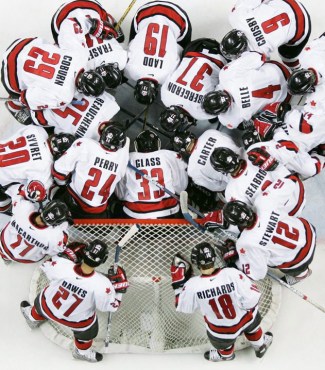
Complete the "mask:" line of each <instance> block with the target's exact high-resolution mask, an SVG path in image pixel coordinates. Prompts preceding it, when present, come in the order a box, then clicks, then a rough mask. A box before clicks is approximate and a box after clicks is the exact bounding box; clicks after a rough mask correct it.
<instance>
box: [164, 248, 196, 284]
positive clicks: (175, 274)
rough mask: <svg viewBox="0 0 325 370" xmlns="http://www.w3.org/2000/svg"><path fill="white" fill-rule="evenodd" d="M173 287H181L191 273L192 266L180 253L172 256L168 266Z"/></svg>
mask: <svg viewBox="0 0 325 370" xmlns="http://www.w3.org/2000/svg"><path fill="white" fill-rule="evenodd" d="M170 274H171V277H172V287H173V289H178V288H182V287H183V286H184V284H185V283H186V282H187V280H189V279H190V278H191V277H192V275H193V267H192V265H191V263H190V262H188V261H187V260H186V259H185V258H184V257H183V256H182V255H181V254H180V253H177V254H176V255H175V257H174V258H173V261H172V264H171V266H170Z"/></svg>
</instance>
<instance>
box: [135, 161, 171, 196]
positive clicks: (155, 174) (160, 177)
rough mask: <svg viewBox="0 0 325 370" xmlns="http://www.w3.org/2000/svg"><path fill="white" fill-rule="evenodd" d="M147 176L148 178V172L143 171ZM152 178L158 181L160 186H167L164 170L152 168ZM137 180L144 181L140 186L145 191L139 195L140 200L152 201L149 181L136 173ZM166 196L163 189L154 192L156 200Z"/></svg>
mask: <svg viewBox="0 0 325 370" xmlns="http://www.w3.org/2000/svg"><path fill="white" fill-rule="evenodd" d="M141 171H142V172H143V173H144V174H145V175H147V176H148V170H144V169H143V170H141ZM149 176H150V177H152V178H154V179H157V180H156V181H157V182H159V184H160V185H162V186H165V181H164V172H163V169H162V168H152V169H151V171H150V175H149ZM135 178H136V179H137V180H142V181H141V182H140V186H141V187H142V189H143V192H139V193H138V199H139V200H150V199H151V193H150V185H149V180H147V179H145V178H144V177H142V176H141V175H140V174H138V173H136V174H135ZM164 195H165V192H164V191H163V190H161V189H159V190H155V191H154V192H153V197H154V198H155V199H157V198H161V197H163V196H164Z"/></svg>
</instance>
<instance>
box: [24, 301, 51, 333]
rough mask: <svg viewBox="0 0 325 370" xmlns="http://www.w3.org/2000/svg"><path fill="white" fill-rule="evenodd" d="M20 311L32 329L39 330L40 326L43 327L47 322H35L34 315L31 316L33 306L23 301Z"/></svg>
mask: <svg viewBox="0 0 325 370" xmlns="http://www.w3.org/2000/svg"><path fill="white" fill-rule="evenodd" d="M20 311H21V313H22V314H23V315H24V318H25V320H26V322H27V324H28V326H29V327H30V328H31V329H36V328H38V327H39V326H41V325H42V324H44V323H45V321H46V320H35V319H33V317H32V314H31V312H32V306H31V305H30V303H29V302H27V301H22V302H21V303H20Z"/></svg>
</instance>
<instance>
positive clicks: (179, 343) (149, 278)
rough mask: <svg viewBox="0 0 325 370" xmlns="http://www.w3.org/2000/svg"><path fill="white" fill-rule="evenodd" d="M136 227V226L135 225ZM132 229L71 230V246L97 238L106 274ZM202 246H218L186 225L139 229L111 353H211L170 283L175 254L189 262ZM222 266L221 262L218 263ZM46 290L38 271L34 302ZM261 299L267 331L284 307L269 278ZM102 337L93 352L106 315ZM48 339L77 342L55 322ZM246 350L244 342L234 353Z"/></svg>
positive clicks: (125, 253)
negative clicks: (178, 306)
mask: <svg viewBox="0 0 325 370" xmlns="http://www.w3.org/2000/svg"><path fill="white" fill-rule="evenodd" d="M137 223H138V222H137ZM130 226H132V223H131V222H130V223H127V222H126V223H122V222H121V223H116V222H114V223H109V222H106V223H98V224H94V223H92V224H86V223H85V224H78V225H74V226H73V227H71V228H70V237H69V241H75V240H78V241H84V242H89V241H91V240H93V239H95V238H100V239H102V240H104V241H105V242H106V243H108V245H111V246H112V250H111V251H110V253H109V258H108V260H107V262H106V263H105V265H102V266H100V267H99V268H97V270H98V271H100V272H104V273H107V270H108V268H109V266H111V265H112V264H113V262H114V261H113V260H114V246H115V245H116V242H117V241H118V240H119V239H121V237H122V236H123V235H124V234H125V233H126V232H127V231H128V229H129V228H130ZM203 241H208V242H210V243H212V244H214V245H215V240H214V239H213V238H211V236H209V235H205V234H202V233H201V232H200V231H198V230H196V229H195V228H193V227H192V226H191V225H189V224H187V223H186V222H184V221H182V220H179V221H177V222H175V221H174V220H173V222H172V223H171V222H170V223H169V222H168V221H167V220H166V221H165V222H162V221H160V222H157V221H155V220H152V221H151V222H150V223H148V222H146V223H144V224H141V229H140V231H138V233H137V234H135V236H133V237H132V239H131V240H130V241H129V243H127V244H126V245H125V246H124V247H123V250H122V252H121V254H120V261H119V264H120V265H122V266H123V267H124V268H125V270H126V273H127V276H128V280H129V282H130V287H129V289H128V291H127V293H126V294H124V296H123V301H122V305H121V307H120V308H119V310H118V311H117V312H116V313H114V314H113V316H112V326H111V333H110V342H111V344H110V346H109V351H108V352H115V351H118V352H196V351H201V350H202V348H208V347H209V345H208V339H207V336H206V330H205V325H204V321H203V317H202V315H201V313H200V312H196V313H194V314H191V315H186V314H182V313H178V312H176V310H175V306H174V301H175V298H174V291H173V289H172V287H171V280H170V273H169V269H170V263H171V261H172V259H173V257H174V255H175V253H177V252H181V253H182V254H184V255H185V256H187V257H188V258H189V257H190V252H191V250H192V248H193V247H194V246H195V245H196V244H198V243H200V242H203ZM218 264H219V266H221V265H222V262H221V260H219V261H218ZM46 284H47V279H46V276H45V275H44V274H43V273H42V271H41V270H40V269H36V270H35V273H34V276H33V279H32V284H31V290H30V299H31V301H32V300H33V299H34V298H35V297H36V296H37V294H38V293H39V292H40V290H41V289H42V288H43V287H44V286H45V285H46ZM257 285H258V286H259V288H260V291H261V293H262V298H261V301H260V305H259V307H260V313H261V315H262V317H263V322H262V327H263V329H264V330H268V329H269V328H270V326H271V325H272V323H273V321H274V319H275V317H276V314H277V312H278V309H279V305H280V287H279V286H278V285H277V284H272V281H271V280H270V279H268V278H266V279H264V280H263V281H260V282H258V284H257ZM98 319H99V334H98V336H97V338H96V339H95V347H97V349H100V348H102V345H103V341H104V339H105V336H106V327H107V313H102V312H98ZM41 328H42V330H43V332H44V334H45V335H46V336H47V337H49V338H50V339H51V340H52V341H54V342H55V343H57V344H59V345H61V346H63V347H65V348H69V347H71V345H72V342H73V336H72V332H71V330H70V329H69V328H66V327H64V326H61V325H59V324H57V323H55V322H47V323H46V324H44V325H42V326H41ZM246 346H247V342H246V340H245V338H244V337H243V336H241V337H240V338H239V339H238V340H237V342H236V349H237V350H238V349H242V348H244V347H246Z"/></svg>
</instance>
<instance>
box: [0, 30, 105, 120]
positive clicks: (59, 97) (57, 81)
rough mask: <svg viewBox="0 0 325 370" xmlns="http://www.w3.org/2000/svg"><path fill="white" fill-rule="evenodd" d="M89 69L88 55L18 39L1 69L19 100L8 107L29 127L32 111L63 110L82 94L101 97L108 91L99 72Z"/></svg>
mask: <svg viewBox="0 0 325 370" xmlns="http://www.w3.org/2000/svg"><path fill="white" fill-rule="evenodd" d="M86 66H87V56H86V57H82V54H78V53H77V52H72V51H68V50H64V49H60V48H59V47H58V46H55V45H52V44H50V43H47V42H46V41H44V40H43V39H41V38H38V37H36V38H26V39H18V40H16V41H15V42H13V43H12V44H11V45H10V47H9V48H8V49H7V50H6V52H5V53H4V56H3V62H2V69H1V81H2V84H3V86H4V87H5V89H6V90H7V92H8V93H9V95H10V96H11V97H12V98H15V99H17V101H12V102H8V104H7V108H8V109H9V111H10V112H11V113H12V115H13V116H14V117H15V118H17V120H18V118H19V117H21V116H22V119H20V120H19V122H20V123H23V124H29V123H31V122H32V121H31V118H30V115H29V114H28V113H29V112H28V109H32V110H43V109H55V108H63V107H64V106H66V105H67V104H69V103H71V101H72V100H73V99H74V98H75V97H76V94H77V93H78V92H79V93H81V94H84V95H86V96H89V95H90V96H99V95H101V94H102V93H103V92H104V89H105V83H104V80H103V78H102V77H101V76H100V75H99V74H98V73H97V72H95V71H91V70H90V71H85V68H86ZM18 99H19V101H18ZM26 108H28V109H26ZM22 111H23V112H24V113H25V115H22V114H21V112H22ZM19 113H20V114H19Z"/></svg>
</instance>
